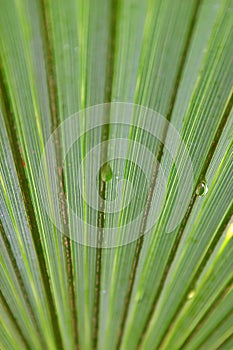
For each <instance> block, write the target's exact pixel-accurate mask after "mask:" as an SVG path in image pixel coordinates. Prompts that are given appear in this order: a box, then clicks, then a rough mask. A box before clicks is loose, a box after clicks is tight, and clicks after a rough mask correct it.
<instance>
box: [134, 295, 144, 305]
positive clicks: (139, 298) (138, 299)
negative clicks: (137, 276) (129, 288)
mask: <svg viewBox="0 0 233 350" xmlns="http://www.w3.org/2000/svg"><path fill="white" fill-rule="evenodd" d="M143 298H144V293H138V294H136V297H135V301H136V302H137V303H140V302H141V301H142V300H143Z"/></svg>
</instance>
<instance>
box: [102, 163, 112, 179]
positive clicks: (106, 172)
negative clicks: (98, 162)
mask: <svg viewBox="0 0 233 350" xmlns="http://www.w3.org/2000/svg"><path fill="white" fill-rule="evenodd" d="M100 172H101V180H102V181H104V182H107V181H110V180H111V179H112V169H111V167H110V165H109V163H105V164H104V165H103V166H102V167H101V169H100Z"/></svg>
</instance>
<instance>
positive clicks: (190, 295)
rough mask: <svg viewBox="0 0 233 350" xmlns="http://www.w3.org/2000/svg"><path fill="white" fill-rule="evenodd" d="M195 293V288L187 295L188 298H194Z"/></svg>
mask: <svg viewBox="0 0 233 350" xmlns="http://www.w3.org/2000/svg"><path fill="white" fill-rule="evenodd" d="M194 295H195V290H191V291H190V292H189V294H188V296H187V299H188V300H190V299H192V298H193V297H194Z"/></svg>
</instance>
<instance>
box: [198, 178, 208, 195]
mask: <svg viewBox="0 0 233 350" xmlns="http://www.w3.org/2000/svg"><path fill="white" fill-rule="evenodd" d="M207 192H208V186H207V183H206V182H205V181H202V182H201V183H199V185H198V186H197V189H196V194H197V195H198V196H200V197H204V196H205V195H206V194H207Z"/></svg>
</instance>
